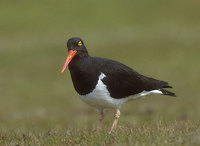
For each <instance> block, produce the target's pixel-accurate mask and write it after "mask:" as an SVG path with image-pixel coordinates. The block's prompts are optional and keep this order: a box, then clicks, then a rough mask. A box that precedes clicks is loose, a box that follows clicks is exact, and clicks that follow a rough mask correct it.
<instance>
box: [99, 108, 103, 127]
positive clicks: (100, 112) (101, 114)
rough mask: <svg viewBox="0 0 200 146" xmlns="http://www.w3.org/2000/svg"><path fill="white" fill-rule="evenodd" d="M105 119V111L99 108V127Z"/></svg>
mask: <svg viewBox="0 0 200 146" xmlns="http://www.w3.org/2000/svg"><path fill="white" fill-rule="evenodd" d="M103 120H104V112H103V110H99V126H98V128H99V129H100V128H101V127H102V124H103Z"/></svg>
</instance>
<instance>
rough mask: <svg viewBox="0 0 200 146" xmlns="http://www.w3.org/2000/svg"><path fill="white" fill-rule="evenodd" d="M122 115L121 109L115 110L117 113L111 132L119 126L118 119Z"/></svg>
mask: <svg viewBox="0 0 200 146" xmlns="http://www.w3.org/2000/svg"><path fill="white" fill-rule="evenodd" d="M119 117H120V110H119V109H116V111H115V114H114V121H113V124H112V127H111V129H110V132H109V134H110V133H111V132H112V131H113V129H114V128H115V127H116V126H117V121H118V119H119Z"/></svg>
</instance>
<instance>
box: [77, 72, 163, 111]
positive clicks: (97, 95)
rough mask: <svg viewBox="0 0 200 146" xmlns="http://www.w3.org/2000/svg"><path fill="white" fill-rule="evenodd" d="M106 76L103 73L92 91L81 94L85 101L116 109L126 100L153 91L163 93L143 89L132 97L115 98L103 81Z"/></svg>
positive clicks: (155, 91)
mask: <svg viewBox="0 0 200 146" xmlns="http://www.w3.org/2000/svg"><path fill="white" fill-rule="evenodd" d="M104 77H106V76H105V74H104V73H101V74H100V76H99V80H98V82H97V85H96V87H95V89H94V90H93V91H92V92H91V93H89V94H86V95H79V96H80V98H81V99H82V100H83V101H84V102H86V103H87V104H89V105H91V106H94V107H96V108H98V109H104V108H114V109H116V108H120V107H121V106H122V105H123V104H124V103H125V102H127V101H128V100H130V99H137V98H139V97H141V96H145V95H148V94H151V93H157V94H161V93H162V92H161V91H159V90H153V91H143V92H141V93H139V94H136V95H133V96H130V97H126V98H122V99H115V98H112V97H111V96H110V93H109V92H108V89H107V87H106V85H105V84H104V83H103V82H102V79H103V78H104Z"/></svg>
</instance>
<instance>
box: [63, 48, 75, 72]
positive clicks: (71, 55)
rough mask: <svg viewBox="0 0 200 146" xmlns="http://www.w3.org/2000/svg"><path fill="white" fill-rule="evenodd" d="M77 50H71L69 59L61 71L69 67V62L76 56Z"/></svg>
mask: <svg viewBox="0 0 200 146" xmlns="http://www.w3.org/2000/svg"><path fill="white" fill-rule="evenodd" d="M76 52H77V51H76V50H74V51H73V50H70V51H69V53H68V56H67V59H66V61H65V63H64V65H63V68H62V70H61V73H63V72H64V71H65V69H66V68H67V66H68V64H69V63H70V61H71V60H72V59H73V58H74V56H75V54H76Z"/></svg>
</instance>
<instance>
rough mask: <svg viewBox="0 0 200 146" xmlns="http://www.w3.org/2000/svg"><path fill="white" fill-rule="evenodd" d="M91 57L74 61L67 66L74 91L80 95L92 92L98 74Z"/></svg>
mask: <svg viewBox="0 0 200 146" xmlns="http://www.w3.org/2000/svg"><path fill="white" fill-rule="evenodd" d="M93 65H94V64H93V62H92V59H91V57H87V58H83V59H76V58H75V59H74V60H73V61H72V62H71V63H70V64H69V70H70V73H71V78H72V81H73V85H74V88H75V90H76V91H77V92H78V94H80V95H86V94H88V93H90V92H92V91H93V90H94V88H95V86H96V84H97V81H98V76H99V75H100V72H99V71H98V70H97V69H95V66H93Z"/></svg>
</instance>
